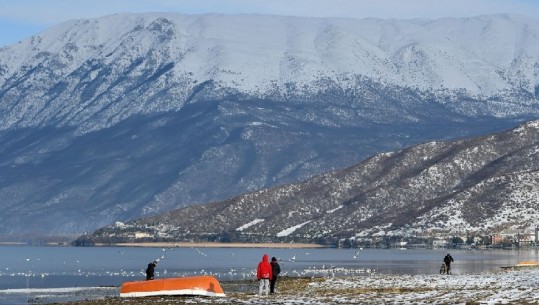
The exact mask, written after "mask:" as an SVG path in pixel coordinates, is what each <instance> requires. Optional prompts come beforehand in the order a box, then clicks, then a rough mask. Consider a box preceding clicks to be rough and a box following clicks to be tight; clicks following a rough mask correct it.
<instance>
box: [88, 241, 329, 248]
mask: <svg viewBox="0 0 539 305" xmlns="http://www.w3.org/2000/svg"><path fill="white" fill-rule="evenodd" d="M95 246H98V247H99V246H115V247H155V248H175V247H177V248H268V249H283V248H290V249H309V248H327V246H322V245H318V244H306V243H209V242H204V243H201V242H142V243H115V244H95Z"/></svg>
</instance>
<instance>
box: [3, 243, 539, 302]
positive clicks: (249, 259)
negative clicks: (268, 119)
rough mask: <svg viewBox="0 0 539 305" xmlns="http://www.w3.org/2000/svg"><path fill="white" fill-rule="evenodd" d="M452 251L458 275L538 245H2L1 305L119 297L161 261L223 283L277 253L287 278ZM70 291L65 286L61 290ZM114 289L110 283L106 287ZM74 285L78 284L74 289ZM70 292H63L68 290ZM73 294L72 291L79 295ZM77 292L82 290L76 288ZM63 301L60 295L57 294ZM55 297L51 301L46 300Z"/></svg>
mask: <svg viewBox="0 0 539 305" xmlns="http://www.w3.org/2000/svg"><path fill="white" fill-rule="evenodd" d="M447 252H450V253H451V255H452V256H453V258H454V259H455V263H454V264H453V265H452V269H453V273H455V274H457V273H470V272H482V271H489V270H496V269H498V268H499V267H500V266H506V265H512V264H516V263H518V262H520V261H524V260H533V261H539V254H538V250H537V249H533V250H520V251H510V250H483V251H480V250H450V251H448V250H445V249H441V250H431V249H413V250H412V249H407V250H400V249H365V250H357V249H243V248H123V247H121V248H120V247H90V248H78V247H12V246H2V247H0V253H1V254H0V258H1V259H0V304H25V303H27V302H28V300H29V298H31V299H32V301H33V302H35V301H36V298H39V296H40V295H50V294H51V292H55V293H56V294H57V295H61V294H66V295H69V296H71V299H72V296H73V295H80V297H81V298H87V297H91V296H87V295H85V294H84V293H90V291H91V290H90V289H81V290H76V287H105V288H101V289H95V291H94V292H95V293H96V294H101V295H102V294H107V293H108V294H112V295H116V294H117V287H118V286H120V285H121V283H122V282H125V281H133V280H142V279H144V276H145V275H144V270H145V268H146V265H147V264H148V263H149V262H150V261H152V260H158V261H159V263H158V266H157V269H156V277H178V276H180V277H181V276H192V275H201V274H210V275H214V276H216V277H217V278H219V279H220V280H221V281H226V280H233V279H252V278H254V274H255V268H256V266H257V264H258V262H259V261H260V259H261V257H262V255H263V254H264V253H267V254H268V255H269V256H270V257H272V256H275V257H277V258H278V259H279V261H280V263H281V269H282V270H283V273H282V274H283V275H288V276H328V275H335V276H341V275H359V276H360V275H368V274H370V273H382V274H429V273H437V272H438V270H439V268H440V265H441V263H442V258H443V257H444V256H445V254H446V253H447ZM68 287H69V288H70V289H71V290H66V289H64V288H68ZM106 287H109V288H106ZM74 288H75V289H74ZM64 290H66V291H64ZM74 291H75V292H74ZM77 291H80V292H77ZM59 298H60V300H61V298H62V297H61V296H59ZM48 300H52V301H57V300H56V299H50V298H49V299H46V300H45V301H48Z"/></svg>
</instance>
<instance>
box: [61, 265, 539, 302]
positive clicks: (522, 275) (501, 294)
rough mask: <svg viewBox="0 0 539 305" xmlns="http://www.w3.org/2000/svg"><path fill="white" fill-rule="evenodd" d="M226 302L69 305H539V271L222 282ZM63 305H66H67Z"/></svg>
mask: <svg viewBox="0 0 539 305" xmlns="http://www.w3.org/2000/svg"><path fill="white" fill-rule="evenodd" d="M221 284H222V287H223V289H224V290H225V293H226V294H227V296H226V297H224V298H207V297H166V296H165V297H149V298H133V299H131V298H119V297H116V296H113V297H103V298H100V299H94V300H86V301H77V302H70V303H67V304H69V305H98V304H99V305H105V304H108V305H120V304H121V305H135V304H137V305H138V304H143V305H144V304H148V305H163V304H223V305H224V304H282V305H285V304H326V305H328V304H329V305H330V304H470V305H471V304H537V303H539V269H527V270H502V271H499V272H488V273H478V274H455V275H438V274H429V275H383V274H374V275H365V276H354V277H346V278H292V277H283V278H281V279H280V280H279V282H278V289H277V292H276V293H275V294H274V295H270V296H268V297H265V296H262V297H261V296H258V295H257V294H256V292H257V289H258V288H257V287H258V286H257V282H256V281H255V280H245V281H224V282H221ZM64 305H65V303H64Z"/></svg>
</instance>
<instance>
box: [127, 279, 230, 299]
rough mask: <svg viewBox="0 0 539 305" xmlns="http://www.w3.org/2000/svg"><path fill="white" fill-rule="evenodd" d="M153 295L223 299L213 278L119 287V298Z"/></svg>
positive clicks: (217, 282) (151, 281)
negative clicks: (201, 296)
mask: <svg viewBox="0 0 539 305" xmlns="http://www.w3.org/2000/svg"><path fill="white" fill-rule="evenodd" d="M155 295H203V296H212V297H224V296H225V293H224V291H223V288H221V285H220V284H219V281H218V280H217V279H216V278H215V277H213V276H192V277H176V278H166V279H156V280H150V281H137V282H126V283H123V284H122V287H120V297H126V298H131V297H148V296H155Z"/></svg>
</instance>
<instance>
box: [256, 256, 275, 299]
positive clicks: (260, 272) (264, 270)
mask: <svg viewBox="0 0 539 305" xmlns="http://www.w3.org/2000/svg"><path fill="white" fill-rule="evenodd" d="M256 278H257V279H258V283H259V284H258V294H259V295H262V294H265V295H269V284H270V280H271V279H272V278H273V275H272V271H271V265H270V263H269V260H268V255H267V254H264V256H262V261H261V262H260V263H258V268H257V269H256Z"/></svg>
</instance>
